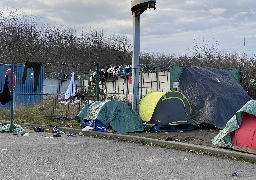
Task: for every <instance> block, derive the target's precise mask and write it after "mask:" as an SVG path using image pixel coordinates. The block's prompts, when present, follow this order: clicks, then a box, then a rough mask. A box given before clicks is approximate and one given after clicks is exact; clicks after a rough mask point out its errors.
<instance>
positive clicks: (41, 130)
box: [34, 126, 44, 132]
mask: <svg viewBox="0 0 256 180" xmlns="http://www.w3.org/2000/svg"><path fill="white" fill-rule="evenodd" d="M34 131H35V132H44V128H42V127H41V126H38V127H35V128H34Z"/></svg>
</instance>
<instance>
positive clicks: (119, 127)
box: [78, 100, 144, 133]
mask: <svg viewBox="0 0 256 180" xmlns="http://www.w3.org/2000/svg"><path fill="white" fill-rule="evenodd" d="M78 116H79V117H80V118H83V119H86V120H95V119H98V120H100V121H101V122H102V123H103V124H104V125H105V126H106V128H107V129H108V128H111V129H113V130H114V131H116V132H122V133H125V132H135V131H144V126H143V122H142V120H141V118H140V117H139V115H138V114H137V113H136V112H135V111H133V110H132V109H131V108H130V107H129V106H128V105H127V104H125V103H124V102H121V101H116V100H113V101H96V102H93V103H90V104H88V105H86V106H84V108H83V109H82V110H81V112H80V113H79V115H78Z"/></svg>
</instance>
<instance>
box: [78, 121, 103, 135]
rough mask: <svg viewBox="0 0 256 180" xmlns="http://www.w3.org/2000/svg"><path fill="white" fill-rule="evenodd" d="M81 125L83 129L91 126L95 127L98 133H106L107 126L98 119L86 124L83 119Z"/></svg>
mask: <svg viewBox="0 0 256 180" xmlns="http://www.w3.org/2000/svg"><path fill="white" fill-rule="evenodd" d="M81 124H82V126H83V127H85V126H90V127H93V128H94V129H95V130H96V131H100V132H106V127H105V125H104V124H103V123H102V122H101V121H100V120H98V119H95V120H90V121H87V122H85V121H84V118H81Z"/></svg>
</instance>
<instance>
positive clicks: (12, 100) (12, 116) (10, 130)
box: [10, 60, 13, 132]
mask: <svg viewBox="0 0 256 180" xmlns="http://www.w3.org/2000/svg"><path fill="white" fill-rule="evenodd" d="M11 98H12V99H11V124H10V132H12V126H13V125H12V120H13V60H12V67H11Z"/></svg>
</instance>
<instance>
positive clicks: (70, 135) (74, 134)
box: [67, 133, 76, 137]
mask: <svg viewBox="0 0 256 180" xmlns="http://www.w3.org/2000/svg"><path fill="white" fill-rule="evenodd" d="M67 136H68V137H76V133H71V134H68V135H67Z"/></svg>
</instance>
